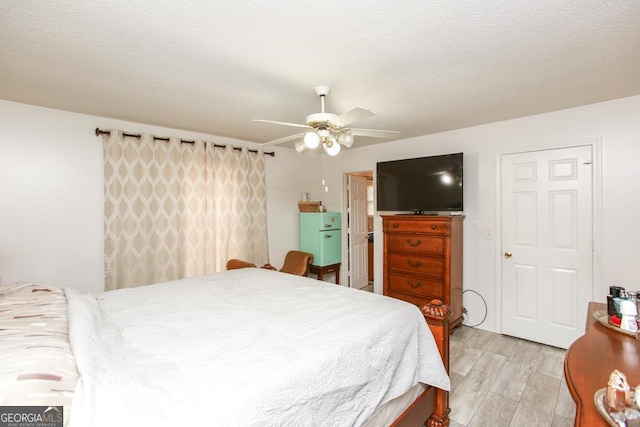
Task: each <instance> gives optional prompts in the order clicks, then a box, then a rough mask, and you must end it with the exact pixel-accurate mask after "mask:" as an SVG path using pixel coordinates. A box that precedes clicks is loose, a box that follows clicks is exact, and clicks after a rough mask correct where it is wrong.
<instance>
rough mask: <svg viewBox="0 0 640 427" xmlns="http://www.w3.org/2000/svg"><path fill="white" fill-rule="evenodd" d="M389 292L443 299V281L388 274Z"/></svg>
mask: <svg viewBox="0 0 640 427" xmlns="http://www.w3.org/2000/svg"><path fill="white" fill-rule="evenodd" d="M388 286H389V291H390V292H403V293H409V294H414V295H418V296H421V297H424V298H427V297H430V298H436V297H437V298H439V299H444V281H443V280H438V279H432V278H428V277H416V276H408V275H404V274H397V273H390V274H389V283H388Z"/></svg>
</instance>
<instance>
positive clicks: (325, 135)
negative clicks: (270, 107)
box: [255, 86, 400, 156]
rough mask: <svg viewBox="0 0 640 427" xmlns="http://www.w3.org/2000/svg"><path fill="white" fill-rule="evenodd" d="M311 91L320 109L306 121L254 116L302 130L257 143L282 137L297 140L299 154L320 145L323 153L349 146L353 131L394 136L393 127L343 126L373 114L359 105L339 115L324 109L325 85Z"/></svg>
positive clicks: (361, 133) (279, 141)
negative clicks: (381, 128)
mask: <svg viewBox="0 0 640 427" xmlns="http://www.w3.org/2000/svg"><path fill="white" fill-rule="evenodd" d="M315 92H316V95H318V96H319V97H320V107H321V111H322V112H320V113H312V114H309V115H308V116H307V119H306V124H304V125H302V124H297V123H287V122H278V121H274V120H261V119H256V120H255V121H259V122H266V123H272V124H277V125H284V126H292V127H297V128H304V129H307V131H306V132H305V133H298V134H295V135H290V136H286V137H284V138H278V139H275V140H273V141H269V142H265V143H264V144H261V145H263V146H268V145H276V144H280V143H283V142H286V141H293V140H298V141H296V143H295V144H294V147H295V149H296V151H297V152H298V153H299V154H302V153H304V152H305V151H306V150H315V149H316V148H318V147H319V146H320V145H322V148H323V149H324V152H325V153H326V154H328V155H330V156H335V155H337V154H338V153H340V150H341V147H342V146H344V147H345V148H351V147H352V146H353V143H354V140H355V137H354V136H355V135H362V136H369V137H374V138H390V137H392V136H394V134H398V133H400V132H398V131H393V130H377V129H355V128H351V129H349V128H347V127H346V126H349V125H350V124H352V123H354V122H357V121H359V120H363V119H366V118H369V117H372V116H375V113H374V112H373V111H371V110H369V109H367V108H360V107H356V108H353V109H351V110H349V111H347V112H346V113H344V114H341V115H337V114H332V113H327V112H325V109H324V98H325V96H327V95H328V94H329V87H328V86H318V87H316V89H315Z"/></svg>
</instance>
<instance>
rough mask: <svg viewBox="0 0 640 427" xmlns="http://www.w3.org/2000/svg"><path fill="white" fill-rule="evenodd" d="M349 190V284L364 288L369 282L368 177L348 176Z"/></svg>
mask: <svg viewBox="0 0 640 427" xmlns="http://www.w3.org/2000/svg"><path fill="white" fill-rule="evenodd" d="M348 180H349V181H348V184H347V185H348V187H347V188H348V191H349V206H348V213H349V221H348V224H349V225H348V227H349V230H348V233H347V236H348V239H349V242H348V243H349V268H348V273H347V274H348V277H349V280H348V284H349V286H350V287H352V288H356V289H362V288H364V287H365V286H367V285H368V284H369V275H368V273H369V269H368V268H367V264H368V261H369V256H368V254H369V246H368V243H369V240H368V239H367V237H368V227H367V179H366V178H365V177H362V176H357V175H349V176H348Z"/></svg>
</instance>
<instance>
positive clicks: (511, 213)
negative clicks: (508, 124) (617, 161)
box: [501, 145, 594, 348]
mask: <svg viewBox="0 0 640 427" xmlns="http://www.w3.org/2000/svg"><path fill="white" fill-rule="evenodd" d="M593 150H594V146H593V145H582V146H575V147H566V148H554V149H548V150H539V151H529V152H522V153H512V154H505V155H503V156H502V157H501V220H502V225H501V229H502V248H501V249H502V261H501V271H502V295H501V298H502V301H501V305H502V332H503V333H504V334H506V335H512V336H516V337H519V338H524V339H527V340H530V341H536V342H540V343H544V344H548V345H552V346H556V347H561V348H567V347H568V346H569V345H570V344H571V343H572V342H573V341H574V340H575V339H577V338H578V337H580V336H581V335H582V334H583V333H584V319H585V316H586V310H587V304H588V302H589V301H591V300H593V297H594V292H593V290H594V287H593V271H594V263H593V258H594V256H593V254H594V252H593V250H594V238H593V235H594V233H593V231H594V220H593V215H594V190H593V179H594V178H593V170H594V161H593V159H594V155H593Z"/></svg>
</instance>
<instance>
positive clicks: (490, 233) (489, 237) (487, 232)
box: [484, 228, 494, 240]
mask: <svg viewBox="0 0 640 427" xmlns="http://www.w3.org/2000/svg"><path fill="white" fill-rule="evenodd" d="M493 237H494V235H493V228H485V229H484V238H485V239H487V240H493Z"/></svg>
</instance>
